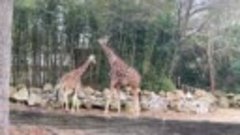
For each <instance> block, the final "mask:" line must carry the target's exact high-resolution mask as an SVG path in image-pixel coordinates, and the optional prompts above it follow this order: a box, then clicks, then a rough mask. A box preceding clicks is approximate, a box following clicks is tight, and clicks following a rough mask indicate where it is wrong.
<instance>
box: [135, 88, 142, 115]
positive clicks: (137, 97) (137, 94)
mask: <svg viewBox="0 0 240 135" xmlns="http://www.w3.org/2000/svg"><path fill="white" fill-rule="evenodd" d="M139 92H140V90H139V89H134V91H133V102H134V115H135V116H136V117H139V115H140V111H141V109H140V103H139Z"/></svg>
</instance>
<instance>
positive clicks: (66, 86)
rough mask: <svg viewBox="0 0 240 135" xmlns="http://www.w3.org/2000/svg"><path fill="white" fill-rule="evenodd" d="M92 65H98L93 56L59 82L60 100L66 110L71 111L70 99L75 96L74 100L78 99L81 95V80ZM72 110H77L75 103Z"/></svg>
mask: <svg viewBox="0 0 240 135" xmlns="http://www.w3.org/2000/svg"><path fill="white" fill-rule="evenodd" d="M91 63H92V64H95V63H96V60H95V56H94V55H93V54H92V55H90V56H89V57H88V59H87V60H86V61H85V63H84V64H83V65H81V66H79V67H78V68H77V69H74V70H72V71H70V72H68V73H66V74H65V75H63V76H62V77H61V79H60V80H59V83H58V85H57V89H58V90H59V91H58V93H59V94H58V98H60V100H61V101H62V106H64V109H65V110H68V109H69V100H68V97H69V96H71V95H73V96H72V98H76V97H77V96H78V95H79V91H80V89H81V88H82V82H81V78H82V76H83V74H84V73H85V72H86V70H87V69H88V67H89V65H90V64H91ZM60 96H61V97H60ZM61 98H62V99H61ZM72 100H73V99H72ZM72 108H76V109H77V108H78V107H77V106H76V104H75V103H72Z"/></svg>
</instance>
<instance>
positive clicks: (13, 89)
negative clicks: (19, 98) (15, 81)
mask: <svg viewBox="0 0 240 135" xmlns="http://www.w3.org/2000/svg"><path fill="white" fill-rule="evenodd" d="M16 92H17V89H16V88H15V87H13V86H10V87H9V95H10V97H12V95H13V94H14V93H16Z"/></svg>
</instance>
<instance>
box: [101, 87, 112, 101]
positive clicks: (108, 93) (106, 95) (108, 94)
mask: <svg viewBox="0 0 240 135" xmlns="http://www.w3.org/2000/svg"><path fill="white" fill-rule="evenodd" d="M103 96H104V98H105V99H106V100H107V99H110V98H111V91H110V89H108V88H105V89H104V90H103Z"/></svg>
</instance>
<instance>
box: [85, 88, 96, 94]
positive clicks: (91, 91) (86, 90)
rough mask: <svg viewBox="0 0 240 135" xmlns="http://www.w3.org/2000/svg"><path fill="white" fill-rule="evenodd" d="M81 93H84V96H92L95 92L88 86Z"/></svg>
mask: <svg viewBox="0 0 240 135" xmlns="http://www.w3.org/2000/svg"><path fill="white" fill-rule="evenodd" d="M83 91H84V92H85V94H86V95H92V94H93V93H94V92H95V90H94V89H93V88H91V87H89V86H87V87H84V88H83Z"/></svg>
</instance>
